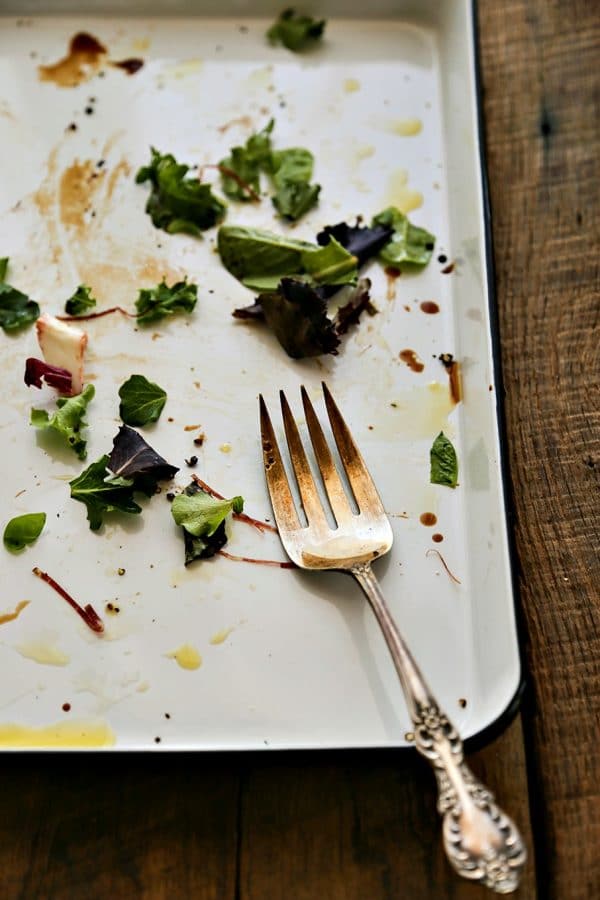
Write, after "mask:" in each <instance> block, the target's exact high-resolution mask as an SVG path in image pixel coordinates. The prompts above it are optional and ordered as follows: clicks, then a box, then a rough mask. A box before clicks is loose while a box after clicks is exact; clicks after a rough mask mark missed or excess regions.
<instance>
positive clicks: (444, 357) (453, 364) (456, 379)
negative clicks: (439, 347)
mask: <svg viewBox="0 0 600 900" xmlns="http://www.w3.org/2000/svg"><path fill="white" fill-rule="evenodd" d="M439 358H440V362H441V364H442V365H443V367H444V368H445V370H446V372H447V373H448V384H449V387H450V399H451V400H452V402H453V403H460V401H461V400H462V398H463V393H462V379H461V376H460V363H459V362H458V360H456V359H454V357H453V356H452V354H451V353H440V357H439Z"/></svg>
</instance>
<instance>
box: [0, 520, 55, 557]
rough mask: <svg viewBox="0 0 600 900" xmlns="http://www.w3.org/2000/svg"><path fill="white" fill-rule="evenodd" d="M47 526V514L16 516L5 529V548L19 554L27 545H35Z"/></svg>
mask: <svg viewBox="0 0 600 900" xmlns="http://www.w3.org/2000/svg"><path fill="white" fill-rule="evenodd" d="M45 524H46V513H43V512H42V513H25V515H23V516H15V518H14V519H11V520H10V522H8V524H7V526H6V528H5V529H4V538H3V540H4V546H5V547H6V549H7V550H10V552H11V553H18V552H19V551H20V550H23V548H24V547H26V546H27V544H33V543H35V541H36V540H37V539H38V538H39V536H40V534H41V533H42V529H43V527H44V525H45Z"/></svg>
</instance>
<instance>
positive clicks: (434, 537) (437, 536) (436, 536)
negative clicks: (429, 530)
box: [431, 531, 444, 544]
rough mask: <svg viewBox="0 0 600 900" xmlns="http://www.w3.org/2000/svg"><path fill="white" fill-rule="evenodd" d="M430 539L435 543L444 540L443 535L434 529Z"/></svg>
mask: <svg viewBox="0 0 600 900" xmlns="http://www.w3.org/2000/svg"><path fill="white" fill-rule="evenodd" d="M431 540H432V541H435V543H436V544H441V542H442V541H443V540H444V535H443V534H440V533H439V532H437V531H436V533H435V534H432V535H431Z"/></svg>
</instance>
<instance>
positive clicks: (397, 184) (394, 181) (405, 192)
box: [383, 169, 423, 213]
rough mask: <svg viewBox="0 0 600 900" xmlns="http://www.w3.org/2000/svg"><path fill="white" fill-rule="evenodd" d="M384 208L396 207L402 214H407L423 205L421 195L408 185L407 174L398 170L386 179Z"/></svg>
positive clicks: (403, 170)
mask: <svg viewBox="0 0 600 900" xmlns="http://www.w3.org/2000/svg"><path fill="white" fill-rule="evenodd" d="M383 205H384V206H396V207H398V209H399V210H400V212H403V213H409V212H411V211H412V210H413V209H418V208H419V207H420V206H422V205H423V194H421V193H420V192H419V191H415V190H413V188H411V187H409V185H408V172H407V171H406V169H398V170H397V171H396V172H392V174H391V175H390V177H389V179H388V184H387V193H386V197H385V201H384V203H383Z"/></svg>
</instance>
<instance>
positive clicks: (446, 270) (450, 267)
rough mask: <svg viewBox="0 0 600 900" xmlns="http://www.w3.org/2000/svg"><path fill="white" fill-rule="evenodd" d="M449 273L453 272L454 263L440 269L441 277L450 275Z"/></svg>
mask: <svg viewBox="0 0 600 900" xmlns="http://www.w3.org/2000/svg"><path fill="white" fill-rule="evenodd" d="M451 272H454V263H453V262H451V263H448V265H447V266H444V268H443V269H442V275H450V273H451Z"/></svg>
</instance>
